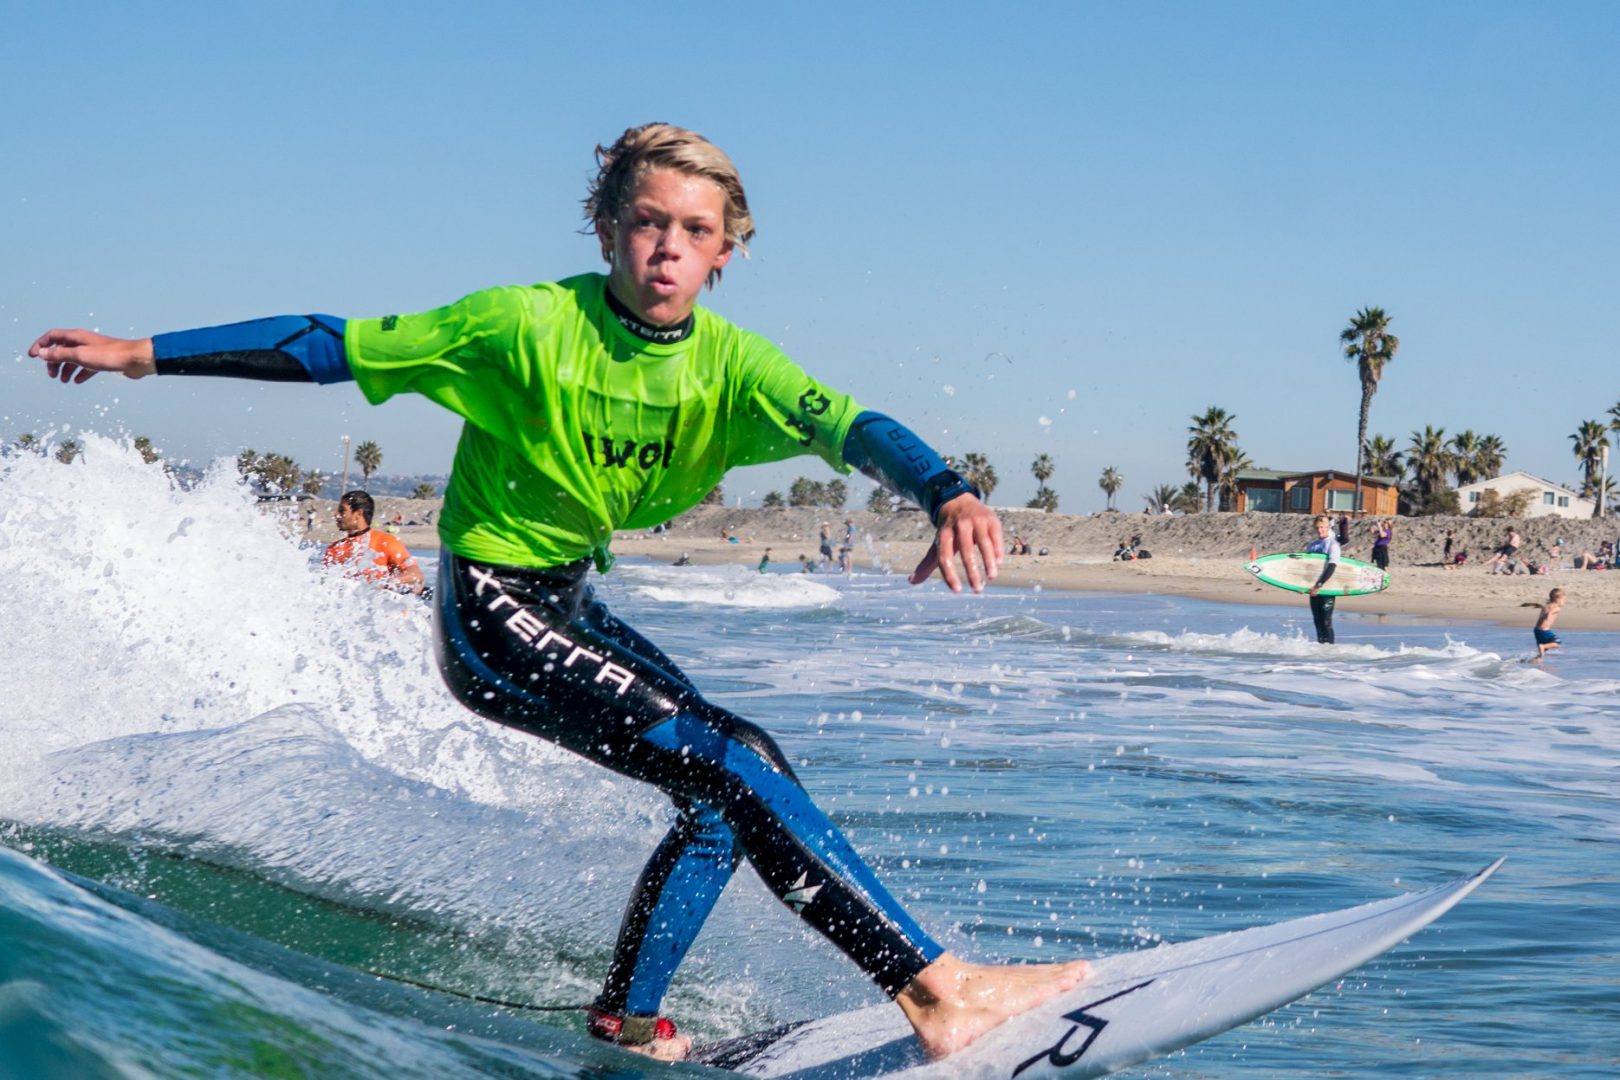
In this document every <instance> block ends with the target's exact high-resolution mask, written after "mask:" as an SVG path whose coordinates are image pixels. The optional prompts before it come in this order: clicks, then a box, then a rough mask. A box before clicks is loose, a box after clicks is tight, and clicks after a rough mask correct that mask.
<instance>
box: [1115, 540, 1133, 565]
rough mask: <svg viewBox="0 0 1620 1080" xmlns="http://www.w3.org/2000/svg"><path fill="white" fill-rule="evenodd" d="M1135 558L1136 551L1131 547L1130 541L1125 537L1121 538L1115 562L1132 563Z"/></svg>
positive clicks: (1116, 549) (1116, 550)
mask: <svg viewBox="0 0 1620 1080" xmlns="http://www.w3.org/2000/svg"><path fill="white" fill-rule="evenodd" d="M1134 558H1136V549H1135V548H1134V547H1132V546H1131V542H1130V541H1129V540H1127V539H1125V538H1124V537H1123V536H1122V537H1120V538H1119V547H1117V548H1115V549H1114V561H1115V562H1130V561H1131V560H1132V559H1134Z"/></svg>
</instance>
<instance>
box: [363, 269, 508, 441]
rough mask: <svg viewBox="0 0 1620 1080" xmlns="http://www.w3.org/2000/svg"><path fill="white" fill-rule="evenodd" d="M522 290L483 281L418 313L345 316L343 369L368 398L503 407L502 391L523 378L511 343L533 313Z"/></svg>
mask: <svg viewBox="0 0 1620 1080" xmlns="http://www.w3.org/2000/svg"><path fill="white" fill-rule="evenodd" d="M529 293H530V290H526V289H521V288H497V289H485V290H483V291H482V292H475V293H473V294H471V295H470V296H465V297H463V298H462V299H460V300H458V301H456V302H455V303H453V304H447V305H445V306H444V307H441V308H435V309H433V310H432V311H424V312H421V313H420V314H415V315H385V316H383V317H382V318H380V319H351V320H350V321H349V324H348V327H347V330H346V332H345V334H344V340H343V343H344V349H345V351H346V353H347V356H348V361H349V370H350V371H351V372H353V374H354V378H355V381H356V382H357V383H359V384H360V391H361V393H363V394H365V395H366V400H367V401H369V402H371V404H373V405H380V404H382V403H383V402H384V401H387V400H388V399H389V398H391V397H393V396H394V395H395V394H402V393H418V394H421V395H423V396H424V397H426V398H428V399H429V400H431V401H435V402H437V403H438V404H440V405H443V406H444V407H445V408H447V409H449V410H450V411H451V412H453V413H456V414H457V415H459V416H462V417H466V418H471V417H473V416H477V417H478V418H479V419H480V421H482V422H487V421H489V420H491V419H494V418H495V417H498V416H500V415H502V414H504V413H507V412H509V411H510V410H509V409H507V408H505V407H504V406H503V403H502V400H501V399H502V391H504V390H516V389H522V386H523V383H524V381H525V380H524V377H523V374H522V364H521V361H522V356H521V355H520V350H519V349H518V348H517V343H518V341H519V338H520V336H521V334H522V332H523V329H524V325H525V323H526V322H528V321H529V320H530V319H531V318H533V317H534V307H535V304H534V299H533V297H532V296H531V295H529Z"/></svg>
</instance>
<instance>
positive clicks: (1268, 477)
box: [1232, 469, 1400, 517]
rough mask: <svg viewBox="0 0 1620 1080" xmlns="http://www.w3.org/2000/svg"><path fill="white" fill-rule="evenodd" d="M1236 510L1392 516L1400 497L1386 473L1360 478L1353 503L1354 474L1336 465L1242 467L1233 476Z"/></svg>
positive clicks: (1242, 511)
mask: <svg viewBox="0 0 1620 1080" xmlns="http://www.w3.org/2000/svg"><path fill="white" fill-rule="evenodd" d="M1236 482H1237V484H1236V486H1237V504H1236V505H1235V506H1234V507H1233V508H1232V509H1234V510H1236V511H1238V512H1239V513H1246V512H1248V511H1251V510H1253V511H1256V512H1261V513H1271V514H1352V513H1364V514H1371V515H1372V516H1374V517H1394V516H1395V511H1396V506H1397V504H1398V503H1399V501H1400V491H1399V489H1398V488H1397V487H1396V484H1395V481H1394V480H1393V479H1391V478H1390V477H1387V476H1363V477H1362V478H1361V506H1359V507H1357V506H1356V505H1355V501H1356V477H1355V474H1354V473H1343V472H1339V471H1338V470H1336V469H1319V470H1317V471H1316V472H1278V471H1276V470H1274V469H1242V470H1240V471H1239V472H1238V474H1237V477H1236Z"/></svg>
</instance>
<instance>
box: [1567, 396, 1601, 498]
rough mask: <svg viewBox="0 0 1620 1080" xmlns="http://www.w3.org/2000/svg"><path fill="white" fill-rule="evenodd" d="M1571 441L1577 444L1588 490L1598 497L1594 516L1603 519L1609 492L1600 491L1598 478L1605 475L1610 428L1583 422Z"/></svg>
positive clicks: (1595, 422) (1589, 421)
mask: <svg viewBox="0 0 1620 1080" xmlns="http://www.w3.org/2000/svg"><path fill="white" fill-rule="evenodd" d="M1569 439H1570V442H1572V443H1574V444H1575V460H1576V461H1579V462H1580V463H1581V472H1582V473H1584V474H1585V476H1586V488H1587V490H1590V491H1596V492H1597V495H1598V498H1597V505H1596V506H1595V507H1593V508H1592V516H1593V517H1602V516H1603V503H1604V501H1605V499H1604V496H1606V495H1607V494H1608V492H1606V491H1602V490H1599V489H1600V487H1601V486H1602V485H1600V484H1599V482H1598V477H1599V476H1601V475H1602V473H1603V459H1604V457H1605V455H1606V451H1607V450H1608V449H1609V426H1608V425H1607V424H1605V423H1604V422H1603V421H1601V420H1583V421H1581V426H1580V427H1578V428H1576V429H1575V434H1573V435H1571V436H1570V437H1569Z"/></svg>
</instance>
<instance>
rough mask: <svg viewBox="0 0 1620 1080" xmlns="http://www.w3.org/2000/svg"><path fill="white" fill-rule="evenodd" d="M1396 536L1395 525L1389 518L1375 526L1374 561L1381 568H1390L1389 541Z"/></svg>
mask: <svg viewBox="0 0 1620 1080" xmlns="http://www.w3.org/2000/svg"><path fill="white" fill-rule="evenodd" d="M1394 536H1395V526H1394V525H1393V524H1391V523H1390V521H1389V519H1388V518H1385V519H1384V520H1382V521H1380V522H1379V523H1378V524H1377V525H1375V526H1374V527H1373V546H1372V563H1373V565H1374V566H1376V567H1378V569H1380V570H1388V569H1389V542H1390V540H1391V539H1393V538H1394Z"/></svg>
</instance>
